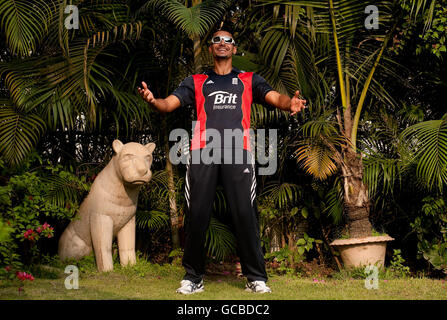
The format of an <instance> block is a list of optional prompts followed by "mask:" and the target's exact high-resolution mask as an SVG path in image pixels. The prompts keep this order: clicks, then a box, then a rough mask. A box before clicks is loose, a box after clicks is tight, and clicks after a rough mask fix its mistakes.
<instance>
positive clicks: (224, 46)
mask: <svg viewBox="0 0 447 320" xmlns="http://www.w3.org/2000/svg"><path fill="white" fill-rule="evenodd" d="M217 36H221V37H230V38H233V36H232V35H231V33H229V32H226V31H217V32H216V33H215V34H214V35H213V38H214V37H217ZM209 50H210V53H211V54H212V55H213V57H214V58H218V59H226V58H231V56H232V55H233V54H236V51H237V49H236V46H235V45H233V44H231V43H225V41H223V40H221V41H220V43H212V44H211V45H210V47H209Z"/></svg>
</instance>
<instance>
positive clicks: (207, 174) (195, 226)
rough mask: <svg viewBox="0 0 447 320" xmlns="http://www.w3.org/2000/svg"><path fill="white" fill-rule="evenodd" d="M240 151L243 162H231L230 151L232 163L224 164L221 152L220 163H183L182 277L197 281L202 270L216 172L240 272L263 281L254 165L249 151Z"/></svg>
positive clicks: (249, 277) (265, 276)
mask: <svg viewBox="0 0 447 320" xmlns="http://www.w3.org/2000/svg"><path fill="white" fill-rule="evenodd" d="M202 151H203V150H202ZM200 152H201V151H199V150H194V151H192V153H191V154H192V155H193V156H192V159H194V154H193V153H196V154H195V155H197V153H200ZM222 153H224V152H222ZM243 154H244V160H243V164H235V163H234V154H233V162H232V164H225V163H224V157H226V159H228V157H227V156H226V155H224V154H222V157H221V159H222V161H221V164H215V163H213V164H204V163H199V164H194V162H193V163H189V164H188V165H187V172H186V182H185V197H186V203H187V208H186V209H187V210H186V215H187V216H186V221H185V231H186V239H185V251H184V255H183V267H184V268H185V271H186V275H185V276H184V279H185V280H190V281H193V282H196V283H197V282H200V280H202V277H203V275H204V274H205V257H206V252H205V247H204V246H205V238H206V230H207V229H208V226H209V223H210V218H211V212H212V208H213V202H214V197H215V194H216V186H217V181H218V178H219V176H220V178H221V181H222V184H223V188H224V193H225V196H226V198H227V201H228V204H229V207H230V211H231V218H232V221H233V225H234V228H235V230H234V231H235V236H236V239H237V247H238V254H239V258H240V261H241V267H242V273H243V274H244V275H245V276H246V277H247V280H248V281H255V280H262V281H267V273H266V271H265V263H264V256H263V254H262V250H261V241H260V236H259V222H258V212H257V208H256V204H255V197H256V178H255V172H254V165H253V164H252V163H251V161H249V160H248V159H249V157H251V154H250V153H249V152H248V151H246V150H244V151H243ZM196 159H197V158H196ZM190 160H191V157H190Z"/></svg>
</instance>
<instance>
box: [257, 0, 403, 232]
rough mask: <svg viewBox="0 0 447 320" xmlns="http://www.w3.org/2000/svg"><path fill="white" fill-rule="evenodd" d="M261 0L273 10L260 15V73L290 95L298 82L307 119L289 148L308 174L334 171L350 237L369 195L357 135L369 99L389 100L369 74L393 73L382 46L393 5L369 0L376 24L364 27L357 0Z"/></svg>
mask: <svg viewBox="0 0 447 320" xmlns="http://www.w3.org/2000/svg"><path fill="white" fill-rule="evenodd" d="M260 2H261V4H263V5H264V7H265V8H262V10H267V9H268V10H272V11H271V12H272V14H271V15H269V16H268V17H266V18H265V19H264V21H263V23H265V24H266V25H267V26H268V27H267V28H266V29H265V36H264V39H263V40H262V43H261V48H260V55H261V59H262V61H263V62H264V63H265V65H266V67H265V68H264V70H263V71H261V73H262V74H263V75H265V77H266V78H267V79H268V80H270V82H271V83H273V84H274V85H275V86H276V87H277V88H279V90H281V91H283V92H288V93H289V95H290V94H291V93H293V92H294V91H295V90H297V89H300V91H301V92H302V93H303V95H304V96H305V97H306V99H307V100H308V101H310V103H309V104H310V107H309V109H310V112H311V114H312V117H313V119H312V120H310V121H307V123H306V124H304V125H303V126H301V128H300V129H299V133H300V135H301V137H302V138H301V139H300V141H297V149H296V152H295V155H296V156H297V159H298V161H299V162H300V163H301V164H302V165H303V167H304V168H305V169H306V171H307V172H308V173H310V174H312V175H313V176H314V177H315V178H318V179H325V178H327V177H328V176H330V175H332V174H334V173H335V172H340V173H341V178H342V185H343V191H344V192H343V206H344V212H345V214H346V217H347V220H348V226H349V234H350V237H353V238H360V237H365V236H369V235H371V232H372V226H371V223H370V221H369V211H370V203H369V202H370V198H369V195H368V192H367V186H366V185H365V183H364V181H363V160H362V151H361V149H359V144H358V142H357V135H358V130H359V124H360V123H361V119H362V111H363V109H364V107H365V106H366V105H368V104H369V103H370V102H371V101H372V100H373V99H377V100H378V101H382V102H384V103H388V104H393V105H395V101H394V100H393V99H392V98H391V97H390V95H389V94H388V93H387V92H386V90H385V89H384V88H383V87H382V86H381V85H380V83H379V82H378V81H377V80H375V79H374V75H375V73H376V71H377V70H380V72H381V74H380V75H381V76H386V75H388V76H390V75H391V76H396V75H395V74H394V73H393V71H392V69H391V68H390V67H389V66H390V64H392V61H390V60H389V59H388V58H387V57H386V56H385V54H384V53H385V52H386V48H387V46H388V44H389V40H390V38H392V36H393V34H394V28H395V26H396V21H397V19H396V17H395V16H393V13H395V6H394V5H393V3H391V2H390V1H379V2H378V3H376V6H377V7H378V8H379V13H380V26H379V29H378V30H374V29H373V30H368V29H366V28H365V19H366V17H367V15H365V13H364V12H365V7H366V5H365V3H364V2H363V1H354V0H353V1H334V0H329V1H326V0H321V1H295V2H293V3H291V2H285V1H274V2H273V1H268V0H265V1H260ZM281 14H282V15H283V17H282V18H281ZM370 96H371V97H370ZM364 155H365V153H364V152H363V156H364Z"/></svg>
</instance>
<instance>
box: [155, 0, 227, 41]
mask: <svg viewBox="0 0 447 320" xmlns="http://www.w3.org/2000/svg"><path fill="white" fill-rule="evenodd" d="M229 4H230V1H213V0H205V1H203V2H201V3H198V4H196V5H193V6H191V7H187V6H185V5H184V4H182V3H180V2H179V1H177V0H149V1H148V3H147V4H146V5H147V6H150V5H153V6H154V7H156V8H158V9H159V10H160V12H161V14H162V15H164V16H165V17H167V18H168V19H169V20H170V21H171V22H172V23H174V24H175V25H176V26H177V27H178V28H180V29H181V30H183V31H184V32H185V33H186V34H187V35H188V36H189V37H190V38H191V39H192V38H193V37H195V36H204V35H205V34H206V33H207V31H208V30H209V29H210V28H211V27H212V26H213V25H214V24H215V23H216V22H217V21H218V20H219V19H220V18H221V17H222V16H223V14H224V13H225V9H226V8H227V7H228V6H229Z"/></svg>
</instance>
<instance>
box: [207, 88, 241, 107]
mask: <svg viewBox="0 0 447 320" xmlns="http://www.w3.org/2000/svg"><path fill="white" fill-rule="evenodd" d="M208 97H214V107H213V109H236V99H237V94H235V93H229V92H226V91H214V92H212V93H210V94H209V95H208Z"/></svg>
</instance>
